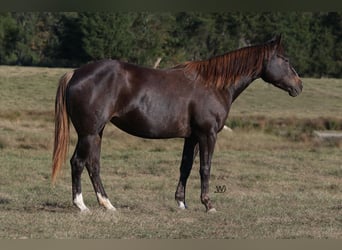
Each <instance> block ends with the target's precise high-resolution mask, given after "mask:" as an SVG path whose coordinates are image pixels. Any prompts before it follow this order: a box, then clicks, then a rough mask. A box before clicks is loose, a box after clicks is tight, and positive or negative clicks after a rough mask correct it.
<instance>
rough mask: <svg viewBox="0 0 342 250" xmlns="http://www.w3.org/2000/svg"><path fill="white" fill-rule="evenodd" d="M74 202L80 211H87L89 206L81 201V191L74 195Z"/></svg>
mask: <svg viewBox="0 0 342 250" xmlns="http://www.w3.org/2000/svg"><path fill="white" fill-rule="evenodd" d="M74 204H75V205H76V207H78V208H79V209H80V210H81V212H85V211H89V208H87V206H86V205H85V204H84V202H83V196H82V193H80V194H76V197H75V199H74Z"/></svg>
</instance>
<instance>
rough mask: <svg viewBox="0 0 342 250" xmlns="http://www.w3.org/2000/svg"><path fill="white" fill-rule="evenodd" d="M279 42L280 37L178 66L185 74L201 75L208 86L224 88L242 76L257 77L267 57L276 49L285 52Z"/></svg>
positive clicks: (196, 76) (196, 77)
mask: <svg viewBox="0 0 342 250" xmlns="http://www.w3.org/2000/svg"><path fill="white" fill-rule="evenodd" d="M279 42H280V38H279V40H278V39H277V40H271V41H269V42H266V43H264V44H261V45H254V46H249V47H244V48H240V49H237V50H235V51H232V52H228V53H226V54H223V55H220V56H215V57H212V58H210V59H208V60H203V61H190V62H185V63H183V64H180V65H178V66H176V67H177V68H183V69H184V72H185V74H187V75H193V76H194V77H195V79H198V77H201V79H202V81H203V83H204V84H205V85H206V86H210V87H216V88H219V89H224V88H227V87H228V86H230V85H231V84H235V83H236V82H237V81H239V79H240V78H241V77H257V76H258V74H260V72H261V70H262V67H263V64H264V60H265V59H267V58H269V57H270V56H271V55H272V53H274V51H275V50H277V51H278V52H279V53H283V48H282V46H281V45H280V43H279ZM278 45H279V46H278Z"/></svg>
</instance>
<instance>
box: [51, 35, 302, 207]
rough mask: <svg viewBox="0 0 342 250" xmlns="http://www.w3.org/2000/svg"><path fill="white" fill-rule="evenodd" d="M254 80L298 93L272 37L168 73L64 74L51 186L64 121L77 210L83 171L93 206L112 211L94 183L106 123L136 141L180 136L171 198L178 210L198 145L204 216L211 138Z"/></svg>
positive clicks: (63, 145)
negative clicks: (73, 139)
mask: <svg viewBox="0 0 342 250" xmlns="http://www.w3.org/2000/svg"><path fill="white" fill-rule="evenodd" d="M257 78H262V79H263V80H264V81H266V82H268V83H271V84H273V85H275V86H276V87H279V88H281V89H283V90H285V91H287V92H288V93H289V95H290V96H297V95H299V94H300V93H301V91H302V82H301V80H300V78H299V76H298V75H297V73H296V71H295V70H294V69H293V67H292V66H291V65H290V63H289V60H288V59H287V58H286V57H284V52H283V46H282V45H281V38H280V36H279V37H276V38H274V39H272V40H270V41H268V42H266V43H264V44H260V45H255V46H250V47H245V48H241V49H238V50H235V51H232V52H229V53H226V54H223V55H221V56H216V57H213V58H210V59H208V60H203V61H193V62H185V63H183V64H180V65H177V66H175V67H173V68H169V69H162V70H159V69H151V68H145V67H141V66H137V65H133V64H129V63H125V62H121V61H117V60H101V61H97V62H94V63H90V64H87V65H85V66H83V67H81V68H78V69H76V70H74V71H72V72H68V73H66V74H65V75H64V76H63V77H62V78H61V79H60V82H59V87H58V90H57V94H56V103H55V143H54V151H53V168H52V169H53V171H52V181H53V182H54V181H55V179H56V176H57V175H58V172H59V171H60V168H61V166H62V165H63V163H64V162H65V158H66V154H67V146H68V140H69V119H70V120H71V122H72V124H73V126H74V127H75V129H76V132H77V135H78V141H77V145H76V148H75V151H74V154H73V156H72V158H71V161H70V163H71V176H72V196H73V203H74V204H75V205H76V206H77V207H78V208H79V209H80V210H81V211H86V210H88V208H87V207H86V206H85V204H84V202H83V197H82V191H81V174H82V171H83V169H84V167H86V169H87V170H88V173H89V176H90V179H91V181H92V184H93V187H94V190H95V193H96V195H97V199H98V202H99V204H100V205H103V206H104V207H105V208H107V209H110V210H115V208H114V207H113V205H112V204H111V202H110V201H109V199H108V196H107V194H106V192H105V190H104V188H103V185H102V182H101V178H100V148H101V139H102V132H103V129H104V127H105V125H106V124H107V123H108V122H111V123H112V124H114V125H115V126H117V127H118V128H120V129H122V130H124V131H126V132H127V133H129V134H132V135H135V136H139V137H143V138H151V139H163V138H175V137H178V138H184V148H183V155H182V161H181V165H180V177H179V183H178V186H177V189H176V194H175V198H176V201H177V202H178V205H179V208H181V209H184V208H186V203H185V188H186V183H187V179H188V176H189V174H190V171H191V168H192V165H193V161H194V157H195V152H196V150H195V148H196V147H197V146H198V147H199V156H200V178H201V196H200V197H201V202H202V203H203V204H204V206H205V208H206V211H214V210H215V209H214V207H213V205H212V203H211V201H210V199H209V195H208V193H209V177H210V167H211V159H212V155H213V151H214V147H215V142H216V137H217V133H218V132H220V131H221V129H222V128H223V126H224V124H225V121H226V119H227V117H228V113H229V110H230V107H231V105H232V103H233V101H234V100H235V99H236V98H237V97H238V96H239V94H240V93H241V92H242V91H243V90H244V89H246V88H247V87H248V86H249V84H250V83H251V82H252V81H254V80H255V79H257Z"/></svg>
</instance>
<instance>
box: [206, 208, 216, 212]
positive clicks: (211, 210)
mask: <svg viewBox="0 0 342 250" xmlns="http://www.w3.org/2000/svg"><path fill="white" fill-rule="evenodd" d="M216 212H217V211H216V209H215V208H210V209H209V210H208V213H216Z"/></svg>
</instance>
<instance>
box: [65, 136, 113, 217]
mask: <svg viewBox="0 0 342 250" xmlns="http://www.w3.org/2000/svg"><path fill="white" fill-rule="evenodd" d="M101 135H102V133H100V134H97V135H87V136H82V137H80V138H79V140H78V143H77V147H76V150H75V153H74V156H73V157H72V160H71V166H72V193H73V202H74V204H75V205H76V206H77V207H78V208H79V209H80V210H81V211H86V210H88V208H87V207H86V206H85V205H84V202H83V197H82V191H81V174H82V171H83V169H84V167H86V168H87V170H88V173H89V177H90V179H91V182H92V184H93V187H94V191H95V193H96V196H97V200H98V202H99V204H100V205H102V206H104V207H105V208H107V209H109V210H115V208H114V206H113V205H112V204H111V202H110V201H109V199H108V197H107V194H106V192H105V190H104V188H103V185H102V181H101V178H100V151H101Z"/></svg>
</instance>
